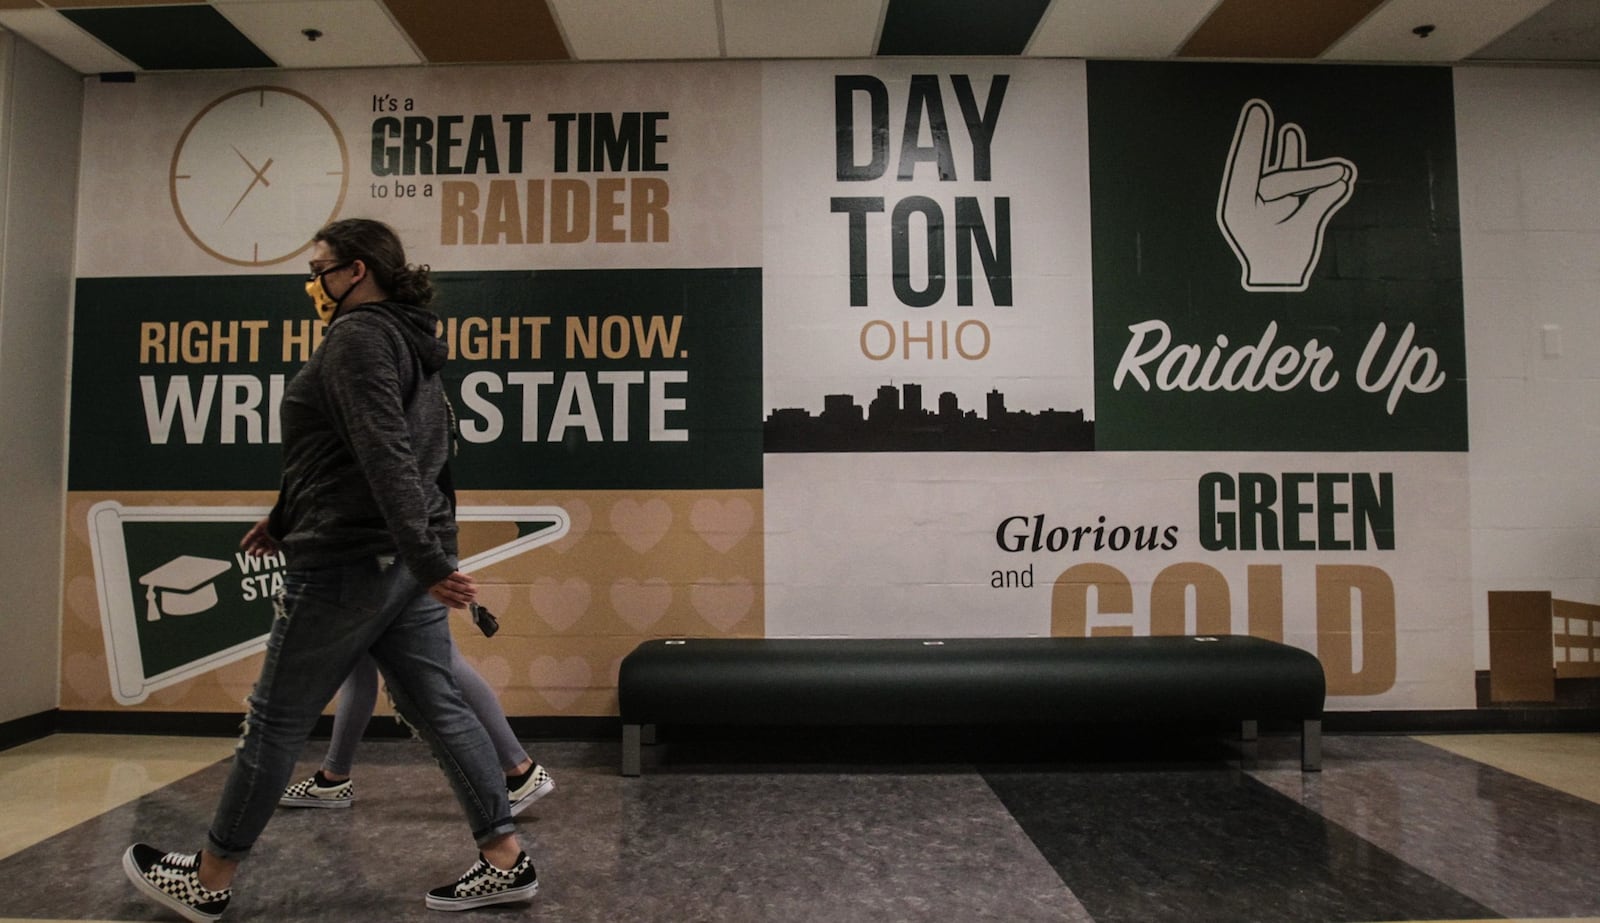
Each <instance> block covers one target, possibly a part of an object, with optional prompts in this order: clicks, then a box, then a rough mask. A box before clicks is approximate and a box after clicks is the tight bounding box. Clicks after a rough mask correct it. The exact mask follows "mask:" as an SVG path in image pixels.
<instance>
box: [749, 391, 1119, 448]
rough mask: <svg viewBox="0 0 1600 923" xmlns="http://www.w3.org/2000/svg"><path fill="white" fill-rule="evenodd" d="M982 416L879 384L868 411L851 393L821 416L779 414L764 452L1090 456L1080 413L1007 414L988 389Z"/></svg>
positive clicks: (1088, 432) (949, 401) (770, 419)
mask: <svg viewBox="0 0 1600 923" xmlns="http://www.w3.org/2000/svg"><path fill="white" fill-rule="evenodd" d="M983 411H984V412H983V414H982V415H980V414H979V412H978V410H977V409H963V408H962V407H961V405H960V400H959V398H958V397H957V396H956V394H955V392H953V391H942V392H940V393H939V396H938V401H937V404H936V405H935V406H934V407H933V408H928V407H926V406H924V404H923V387H922V385H920V384H918V383H915V382H905V383H903V384H901V385H899V386H896V385H894V384H892V383H890V384H885V385H879V386H878V388H877V390H876V392H875V393H874V394H873V397H872V399H871V400H870V401H868V402H867V405H866V407H862V406H861V404H859V403H857V398H856V396H855V395H853V394H827V395H824V396H823V400H822V412H821V413H820V414H816V415H813V414H812V413H811V411H809V410H807V409H806V408H803V407H778V408H773V409H772V410H771V411H770V412H768V414H767V418H766V420H765V421H764V422H763V444H764V445H763V448H764V450H765V451H767V452H1089V451H1093V450H1094V421H1093V420H1089V419H1085V415H1084V412H1083V410H1082V409H1078V410H1056V409H1054V408H1047V409H1045V410H1041V411H1028V410H1008V409H1007V408H1006V398H1005V394H1004V393H1003V392H1001V391H1000V390H999V389H998V388H990V389H989V391H988V393H987V394H985V395H984V407H983Z"/></svg>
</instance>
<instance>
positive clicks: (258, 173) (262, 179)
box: [222, 145, 272, 221]
mask: <svg viewBox="0 0 1600 923" xmlns="http://www.w3.org/2000/svg"><path fill="white" fill-rule="evenodd" d="M230 146H231V145H230ZM233 152H234V153H235V154H238V155H239V159H240V160H243V161H244V165H245V166H247V167H249V168H250V172H251V173H254V174H255V176H254V177H252V178H251V180H250V185H248V186H246V187H244V193H243V194H241V195H240V196H239V201H237V202H235V203H233V207H232V208H230V209H228V214H227V216H226V217H224V218H223V219H222V220H223V221H227V220H228V218H232V217H233V213H234V212H236V211H238V210H239V206H241V205H243V204H244V200H245V198H246V197H248V196H249V195H250V190H252V189H254V188H256V183H260V184H261V185H263V186H271V185H272V181H271V180H269V179H267V170H269V169H271V168H272V158H271V157H268V158H267V162H266V163H264V164H262V165H261V169H259V170H257V169H256V165H255V164H253V163H251V162H250V159H249V158H248V157H246V156H244V154H243V153H241V152H240V150H239V149H238V148H234V149H233Z"/></svg>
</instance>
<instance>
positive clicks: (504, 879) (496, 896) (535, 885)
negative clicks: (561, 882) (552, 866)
mask: <svg viewBox="0 0 1600 923" xmlns="http://www.w3.org/2000/svg"><path fill="white" fill-rule="evenodd" d="M538 891H539V875H538V873H536V872H535V871H534V870H533V861H532V860H531V859H529V858H528V854H527V853H522V854H521V855H519V856H517V863H516V865H513V866H512V867H511V868H510V869H497V868H495V867H494V866H492V865H490V864H489V860H487V859H485V858H484V857H483V856H482V855H481V854H480V855H479V856H478V861H477V862H474V863H473V864H472V868H470V869H467V873H466V874H465V875H462V876H461V877H460V878H458V879H457V880H456V883H455V884H453V885H445V886H444V887H442V888H434V889H433V890H432V891H429V892H428V909H429V910H471V909H472V908H474V907H490V906H493V905H495V904H515V903H517V902H518V901H526V900H532V899H533V896H534V895H535V894H537V893H538Z"/></svg>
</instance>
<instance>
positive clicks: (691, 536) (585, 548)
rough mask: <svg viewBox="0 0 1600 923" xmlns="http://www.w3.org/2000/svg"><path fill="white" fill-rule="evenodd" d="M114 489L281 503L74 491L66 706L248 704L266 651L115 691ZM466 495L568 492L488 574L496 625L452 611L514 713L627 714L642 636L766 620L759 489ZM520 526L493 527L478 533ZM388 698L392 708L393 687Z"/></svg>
mask: <svg viewBox="0 0 1600 923" xmlns="http://www.w3.org/2000/svg"><path fill="white" fill-rule="evenodd" d="M102 499H116V500H119V501H120V502H122V503H124V504H125V505H134V504H136V503H137V504H149V505H172V506H176V505H186V506H240V505H268V504H270V503H271V502H272V499H273V498H272V496H271V495H270V494H263V493H260V492H251V493H246V494H234V493H229V494H204V493H198V494H197V493H186V494H183V495H177V494H173V495H162V496H159V497H155V496H150V497H147V496H140V497H138V498H136V499H130V498H128V497H126V496H111V495H97V494H87V493H84V494H78V493H74V494H73V495H72V496H71V497H70V498H69V503H70V507H69V508H70V514H69V522H71V523H72V524H73V526H72V528H70V529H69V530H68V535H67V545H68V548H67V556H66V579H65V584H64V587H63V607H64V610H65V611H64V618H63V620H62V625H63V630H62V655H61V707H62V708H63V709H64V710H97V711H98V710H113V709H132V710H145V711H168V712H222V713H240V712H242V710H243V708H244V706H243V704H242V700H243V699H244V697H245V696H247V695H248V694H249V692H250V689H251V687H252V686H253V684H254V681H255V677H256V674H257V673H258V672H259V670H260V666H261V655H260V654H256V655H252V656H250V657H247V658H245V659H243V660H240V661H237V662H235V663H232V664H228V665H225V666H223V667H220V668H217V669H215V670H212V671H210V672H207V673H204V674H202V675H200V676H197V677H194V678H192V679H188V680H184V681H181V682H178V683H176V684H173V685H170V686H168V687H166V688H163V689H157V690H154V691H152V692H151V694H150V695H149V697H148V698H147V699H146V700H145V701H144V702H143V703H141V704H139V705H136V706H122V705H119V704H117V703H116V701H115V700H114V698H113V697H112V695H111V681H110V677H109V672H108V667H107V651H106V641H105V633H104V630H103V618H102V613H101V612H100V598H99V588H98V585H97V583H96V579H97V575H96V574H95V571H94V563H93V557H92V554H91V552H90V542H91V538H90V534H89V530H88V527H87V525H86V521H87V520H86V517H87V514H88V510H89V508H90V507H91V506H92V505H93V504H94V503H96V502H99V501H100V500H102ZM460 502H461V503H463V504H464V505H479V506H559V507H560V508H561V509H562V510H564V511H565V512H566V513H567V516H568V518H569V521H570V527H569V530H568V532H567V534H566V535H564V536H563V537H562V538H560V539H558V540H556V541H554V542H551V543H550V544H548V545H543V546H540V547H538V548H534V549H532V550H530V551H528V552H526V553H524V554H520V555H516V556H513V557H511V558H508V559H506V560H504V561H501V562H498V563H496V564H494V565H491V566H489V567H486V568H483V569H482V570H479V571H477V572H476V573H475V574H474V577H475V578H476V580H477V582H478V594H479V595H478V598H479V601H480V602H481V603H482V604H483V605H485V606H487V607H488V608H489V610H490V611H492V612H493V613H494V614H495V615H496V616H497V617H498V618H499V620H500V631H499V632H498V633H496V634H495V636H494V637H493V638H485V637H483V636H482V635H481V634H480V633H479V632H478V631H477V630H476V629H475V628H474V627H473V626H472V623H471V621H470V620H468V619H467V618H466V617H465V614H464V613H459V612H458V613H453V614H452V618H451V620H450V625H451V630H452V633H453V635H454V637H455V640H456V643H457V645H458V646H459V647H460V648H461V651H462V653H463V655H464V656H465V657H466V658H467V660H468V661H469V662H470V663H472V664H473V665H474V666H475V668H476V669H477V670H478V672H479V673H481V674H482V675H483V676H484V678H485V679H486V680H488V681H489V683H490V685H492V686H493V687H494V688H495V689H496V690H497V691H498V692H499V693H500V697H501V704H502V705H503V706H504V707H505V710H506V713H507V714H508V715H509V716H511V717H513V718H517V717H541V716H574V717H607V716H614V715H616V713H617V701H616V683H617V671H618V668H619V665H620V664H621V661H622V659H623V657H625V656H626V655H627V654H628V652H629V651H631V650H632V649H633V648H634V647H635V646H637V645H638V644H639V643H640V642H642V641H645V640H648V639H651V638H659V637H675V636H697V637H761V636H762V635H763V634H764V633H765V625H764V619H763V615H762V613H763V605H764V599H763V589H762V588H763V585H764V577H763V542H762V515H761V492H760V491H759V490H744V491H678V492H654V493H644V492H636V491H584V492H577V493H547V492H534V491H493V492H471V491H464V492H462V495H461V497H460ZM502 532H504V533H505V536H501V533H502ZM509 535H510V533H509V532H507V531H506V530H504V529H502V530H499V531H495V530H494V529H492V528H491V529H482V528H480V529H478V530H476V532H475V533H474V540H481V539H482V538H483V537H484V536H500V537H502V538H504V537H507V536H509ZM331 711H332V708H331V705H330V708H329V712H330V713H331ZM378 712H379V713H380V714H390V713H391V710H390V708H389V706H388V703H387V699H386V697H384V696H379V704H378Z"/></svg>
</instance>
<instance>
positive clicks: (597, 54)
mask: <svg viewBox="0 0 1600 923" xmlns="http://www.w3.org/2000/svg"><path fill="white" fill-rule="evenodd" d="M550 9H551V10H552V11H553V12H554V13H555V15H556V20H557V21H559V22H560V23H561V31H562V32H563V33H564V34H565V35H566V37H567V46H568V47H569V48H571V49H572V56H573V58H574V59H575V60H579V61H618V60H633V61H648V60H660V59H667V58H672V59H677V58H716V57H721V55H722V49H721V44H720V42H719V41H718V38H717V8H716V3H715V0H551V3H550Z"/></svg>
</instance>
